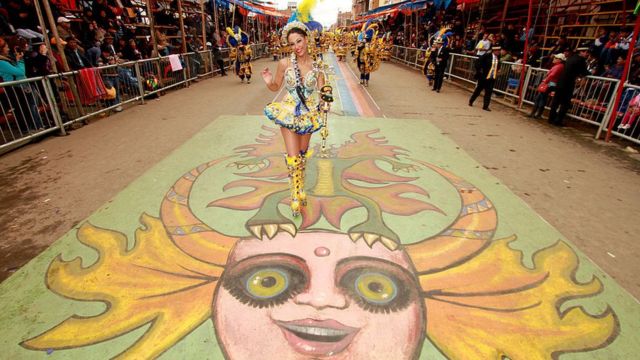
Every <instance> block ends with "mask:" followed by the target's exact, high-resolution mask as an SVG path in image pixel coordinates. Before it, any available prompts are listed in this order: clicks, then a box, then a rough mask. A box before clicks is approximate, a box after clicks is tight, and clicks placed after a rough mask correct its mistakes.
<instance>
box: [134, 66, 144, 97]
mask: <svg viewBox="0 0 640 360" xmlns="http://www.w3.org/2000/svg"><path fill="white" fill-rule="evenodd" d="M133 66H134V69H135V70H136V75H137V76H136V78H137V79H138V92H139V93H140V105H144V83H143V81H144V80H143V78H144V76H143V75H142V71H140V61H136V62H135V64H134V65H133Z"/></svg>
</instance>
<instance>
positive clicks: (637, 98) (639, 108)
mask: <svg viewBox="0 0 640 360" xmlns="http://www.w3.org/2000/svg"><path fill="white" fill-rule="evenodd" d="M638 116H640V94H635V95H634V96H633V97H632V98H631V101H629V105H628V106H627V110H626V111H625V112H624V117H623V118H622V122H620V124H619V125H618V129H619V130H627V129H629V128H631V127H632V126H633V124H635V122H636V120H637V119H638Z"/></svg>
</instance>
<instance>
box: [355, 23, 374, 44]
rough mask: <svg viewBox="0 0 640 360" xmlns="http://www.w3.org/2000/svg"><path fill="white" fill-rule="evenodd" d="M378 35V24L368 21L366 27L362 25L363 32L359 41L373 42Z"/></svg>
mask: <svg viewBox="0 0 640 360" xmlns="http://www.w3.org/2000/svg"><path fill="white" fill-rule="evenodd" d="M377 34H378V24H377V23H374V22H373V20H368V21H367V22H366V23H364V25H362V30H361V31H360V34H359V35H358V41H362V42H371V40H373V38H375V37H376V35H377Z"/></svg>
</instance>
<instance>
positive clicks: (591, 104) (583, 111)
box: [392, 46, 640, 142]
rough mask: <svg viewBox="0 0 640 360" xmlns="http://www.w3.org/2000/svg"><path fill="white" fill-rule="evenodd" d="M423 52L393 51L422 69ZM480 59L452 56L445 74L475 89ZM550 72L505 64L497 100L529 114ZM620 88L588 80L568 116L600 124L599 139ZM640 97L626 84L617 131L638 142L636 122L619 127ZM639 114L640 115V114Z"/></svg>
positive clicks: (577, 92) (639, 91)
mask: <svg viewBox="0 0 640 360" xmlns="http://www.w3.org/2000/svg"><path fill="white" fill-rule="evenodd" d="M420 52H422V50H418V49H410V48H405V47H400V46H395V47H394V49H393V51H392V58H393V59H394V60H395V61H397V62H399V63H402V64H404V65H408V66H410V67H413V68H421V67H422V65H423V64H424V60H421V59H420V54H419V53H420ZM476 59H477V57H476V56H469V55H463V54H451V57H450V58H449V65H448V71H446V72H445V75H446V76H448V77H449V79H450V80H452V79H455V80H459V81H461V82H462V83H463V84H466V85H468V87H469V88H471V87H472V86H475V84H476V79H475V73H476V70H475V61H476ZM421 62H422V63H421ZM522 71H525V76H524V81H523V84H522V90H523V94H522V96H523V98H522V100H523V101H522V104H519V101H518V99H519V95H520V89H521V84H520V82H521V81H522V80H521V79H522ZM547 72H548V70H545V69H540V68H532V67H530V66H529V65H527V66H526V67H525V68H523V66H522V65H521V64H518V63H513V62H503V63H502V66H501V69H500V71H499V72H498V75H497V77H496V82H495V85H494V98H502V99H501V100H502V101H503V102H507V104H508V103H511V105H512V106H514V107H516V108H517V109H518V110H521V111H529V110H528V109H523V107H522V106H523V105H525V104H526V105H533V103H534V100H535V98H536V96H537V94H538V90H537V89H538V85H539V84H540V82H541V81H542V80H543V79H544V77H545V76H546V74H547ZM618 86H620V81H619V80H617V79H610V78H603V77H598V76H588V77H586V79H585V80H584V81H583V82H582V83H581V84H579V85H578V86H576V89H575V91H574V94H573V98H572V100H571V106H570V108H569V110H568V112H567V116H568V117H570V118H573V119H576V120H580V121H583V122H586V123H589V124H592V125H596V126H597V127H598V130H597V133H596V138H598V137H599V136H600V134H601V132H602V130H603V129H606V126H607V123H608V119H609V118H610V116H611V113H612V112H613V111H614V109H613V107H614V104H613V103H614V100H615V94H616V91H617V88H618ZM637 94H640V87H636V86H632V85H625V91H624V95H623V98H622V102H621V105H620V109H618V110H617V111H616V124H615V127H614V132H613V133H614V134H615V135H616V136H619V137H622V138H625V139H627V140H631V141H634V142H639V140H638V139H639V138H640V129H638V127H639V126H638V125H637V123H636V122H635V121H633V122H632V123H631V124H632V126H630V127H629V128H628V129H623V128H618V127H617V126H618V125H619V123H620V122H621V121H623V119H624V116H625V112H626V111H627V108H626V107H625V106H626V105H625V104H628V103H629V102H630V99H632V98H633V97H634V96H635V95H637ZM625 96H626V97H625ZM639 100H640V98H639ZM551 101H552V96H548V99H547V106H546V107H547V109H548V107H549V105H550V104H551ZM625 101H626V102H625ZM638 114H639V115H640V111H639V112H638ZM629 121H631V120H629Z"/></svg>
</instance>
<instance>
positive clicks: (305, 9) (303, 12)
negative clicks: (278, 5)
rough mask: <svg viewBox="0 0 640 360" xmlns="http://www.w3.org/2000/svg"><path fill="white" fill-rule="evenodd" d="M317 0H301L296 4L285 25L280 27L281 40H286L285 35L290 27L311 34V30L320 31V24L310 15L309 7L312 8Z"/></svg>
mask: <svg viewBox="0 0 640 360" xmlns="http://www.w3.org/2000/svg"><path fill="white" fill-rule="evenodd" d="M317 3H318V0H302V1H301V2H300V4H299V5H298V7H297V9H296V11H295V12H294V13H293V14H292V15H291V17H290V18H289V21H288V22H287V25H285V26H284V28H283V29H282V41H283V42H286V41H287V35H289V31H291V30H292V29H300V30H302V31H304V32H305V33H306V34H307V35H310V34H311V31H314V30H317V31H318V32H320V31H322V24H320V23H319V22H317V21H314V20H313V18H312V17H311V9H313V8H314V7H315V6H316V4H317Z"/></svg>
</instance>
